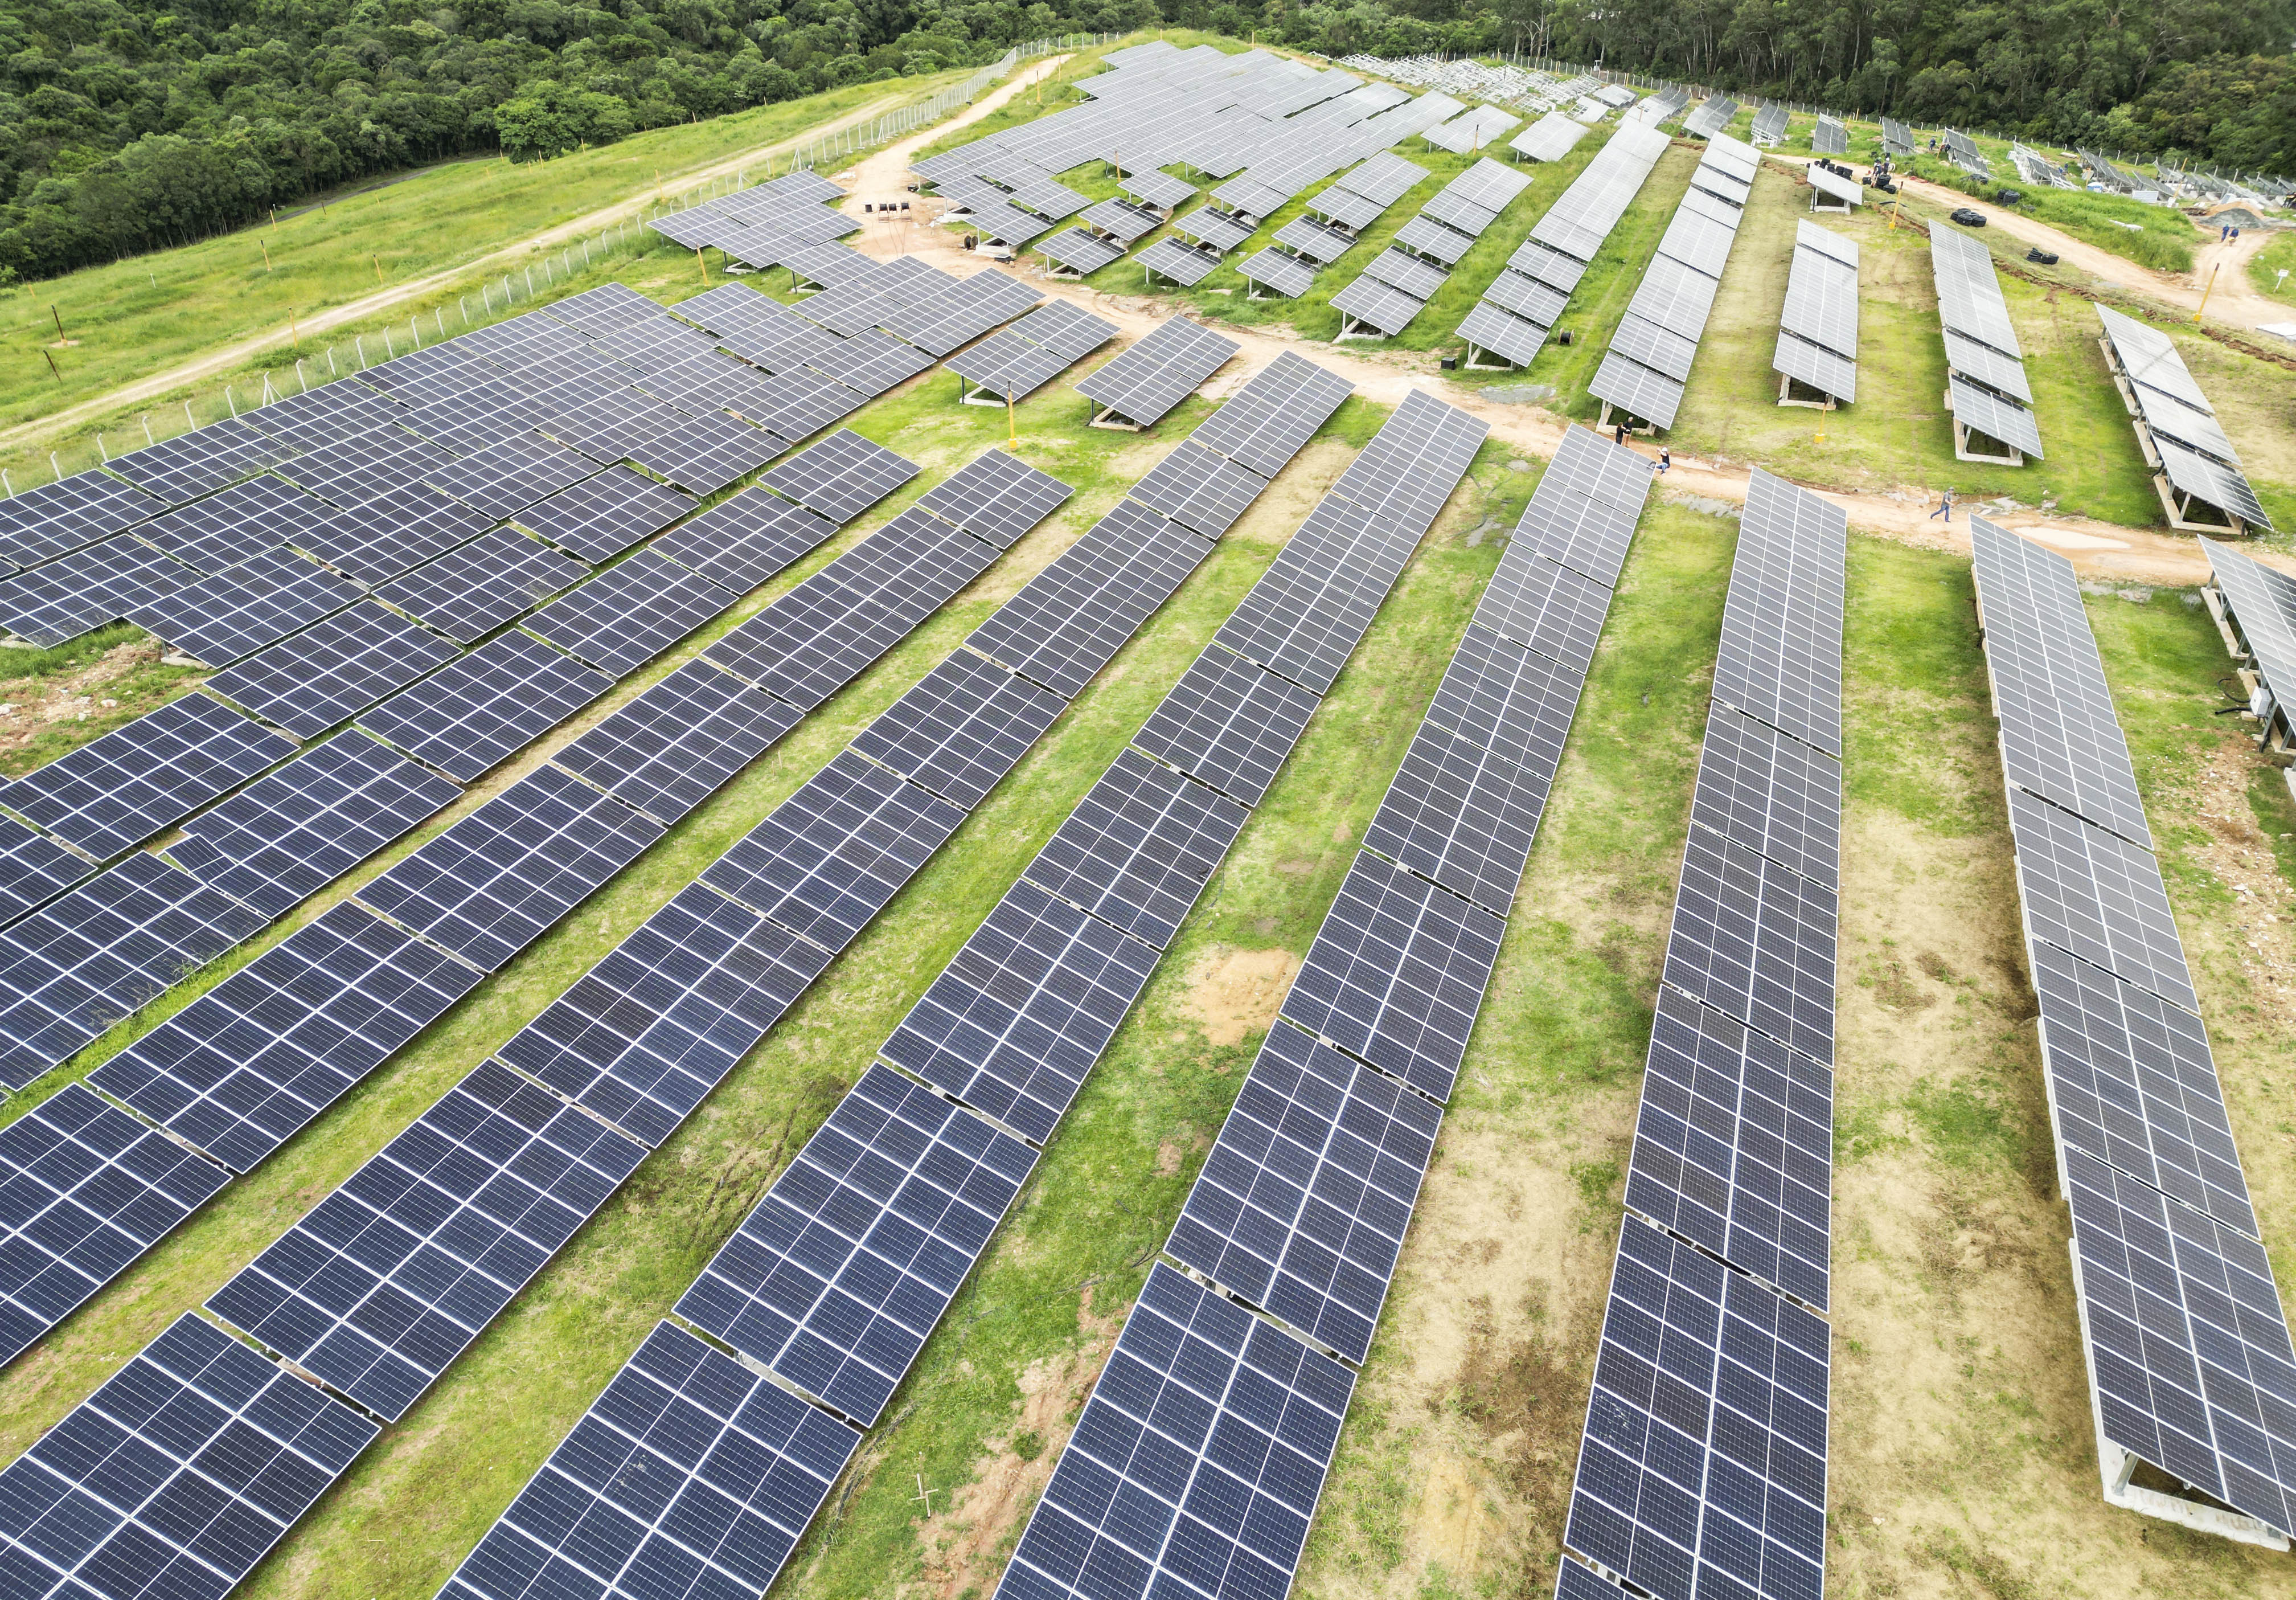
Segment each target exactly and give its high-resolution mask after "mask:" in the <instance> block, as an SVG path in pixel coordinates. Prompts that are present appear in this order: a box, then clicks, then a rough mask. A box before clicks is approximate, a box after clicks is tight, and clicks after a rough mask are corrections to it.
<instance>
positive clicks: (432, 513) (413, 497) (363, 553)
mask: <svg viewBox="0 0 2296 1600" xmlns="http://www.w3.org/2000/svg"><path fill="white" fill-rule="evenodd" d="M489 525H490V524H489V521H488V518H486V517H484V516H482V515H480V513H477V512H474V511H472V510H471V508H470V507H469V506H467V505H460V504H458V503H457V502H455V501H453V500H449V499H448V498H447V496H444V495H442V494H440V493H439V491H438V490H437V489H435V488H431V487H430V485H428V484H423V483H418V484H414V485H412V486H411V487H409V488H403V489H398V490H395V491H393V492H391V493H389V494H386V495H383V496H381V497H379V498H377V499H373V500H370V501H368V502H367V503H366V504H365V505H359V506H354V507H352V508H351V509H349V510H348V511H339V512H336V513H334V514H333V515H332V516H329V517H327V518H325V519H324V520H323V521H318V522H315V523H308V524H306V525H305V526H303V527H300V528H299V529H295V530H294V532H293V533H292V534H291V535H290V536H289V537H290V542H291V543H292V544H293V546H295V548H296V549H298V550H300V551H303V552H305V553H306V554H310V555H314V556H316V557H317V558H318V559H319V560H321V561H323V562H326V563H327V565H329V566H331V567H332V568H334V569H335V570H337V571H339V572H341V573H343V574H344V575H345V576H347V577H349V578H356V579H357V580H358V581H359V582H360V583H364V584H368V585H373V584H381V583H389V581H390V580H391V579H392V578H397V577H398V576H399V575H400V574H402V573H404V572H406V571H408V570H412V569H413V568H415V567H418V566H420V565H422V563H423V562H427V561H429V560H430V559H431V558H432V557H433V556H436V555H440V554H445V553H446V552H447V551H448V550H451V549H453V548H454V547H455V546H457V545H460V544H463V543H465V542H467V541H469V540H471V539H474V538H476V537H479V535H480V534H482V533H484V532H485V531H486V530H487V529H488V526H489Z"/></svg>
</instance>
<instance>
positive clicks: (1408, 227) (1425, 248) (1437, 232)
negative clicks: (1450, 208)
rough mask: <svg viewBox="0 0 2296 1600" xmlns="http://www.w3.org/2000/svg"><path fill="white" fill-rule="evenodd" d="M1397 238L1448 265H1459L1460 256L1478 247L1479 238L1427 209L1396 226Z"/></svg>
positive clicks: (1426, 255) (1396, 240) (1400, 242)
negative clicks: (1426, 213) (1444, 221)
mask: <svg viewBox="0 0 2296 1600" xmlns="http://www.w3.org/2000/svg"><path fill="white" fill-rule="evenodd" d="M1395 242H1397V243H1398V244H1401V245H1407V246H1408V247H1410V248H1411V249H1413V250H1417V251H1418V252H1419V253H1420V254H1421V255H1423V256H1425V257H1428V258H1430V259H1431V260H1436V261H1440V262H1441V263H1442V264H1443V265H1444V266H1446V267H1456V266H1457V265H1458V264H1459V260H1460V258H1461V257H1463V256H1464V255H1465V254H1466V253H1467V252H1468V251H1469V250H1472V249H1473V248H1474V243H1475V238H1474V235H1473V234H1463V233H1461V232H1460V231H1459V230H1458V229H1457V228H1455V227H1451V226H1447V224H1445V223H1442V222H1439V221H1438V220H1436V219H1435V218H1434V217H1429V216H1426V215H1425V214H1422V215H1420V216H1417V217H1413V218H1412V219H1411V220H1410V221H1409V222H1406V223H1405V224H1404V225H1403V226H1401V227H1399V228H1398V229H1397V230H1396V232H1395Z"/></svg>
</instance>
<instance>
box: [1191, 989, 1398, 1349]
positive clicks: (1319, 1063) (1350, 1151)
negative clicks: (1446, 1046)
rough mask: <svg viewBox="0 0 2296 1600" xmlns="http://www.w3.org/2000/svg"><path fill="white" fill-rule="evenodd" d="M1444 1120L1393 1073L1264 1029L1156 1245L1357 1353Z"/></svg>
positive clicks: (1367, 1340) (1292, 1034)
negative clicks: (1165, 1236) (1176, 1215)
mask: <svg viewBox="0 0 2296 1600" xmlns="http://www.w3.org/2000/svg"><path fill="white" fill-rule="evenodd" d="M1442 1120H1443V1113H1442V1111H1441V1110H1440V1108H1439V1107H1437V1106H1434V1105H1431V1104H1428V1103H1427V1102H1426V1101H1425V1100H1423V1099H1421V1098H1420V1097H1419V1096H1418V1095H1415V1094H1413V1093H1412V1092H1411V1091H1410V1090H1408V1089H1406V1088H1405V1087H1403V1086H1402V1085H1401V1084H1399V1083H1398V1082H1396V1081H1395V1080H1394V1079H1391V1078H1388V1077H1385V1076H1384V1075H1382V1074H1381V1073H1379V1072H1376V1071H1373V1070H1372V1069H1371V1068H1369V1067H1366V1066H1362V1065H1359V1064H1358V1063H1355V1062H1352V1061H1349V1059H1348V1058H1347V1057H1346V1056H1344V1055H1341V1054H1340V1053H1339V1052H1338V1051H1336V1050H1333V1049H1331V1048H1329V1047H1328V1046H1324V1045H1319V1044H1317V1043H1316V1041H1315V1040H1313V1039H1311V1038H1308V1036H1307V1035H1306V1034H1304V1033H1301V1032H1300V1031H1299V1030H1297V1029H1293V1028H1286V1027H1283V1026H1282V1025H1281V1024H1278V1025H1277V1026H1275V1027H1273V1028H1270V1029H1269V1030H1267V1041H1266V1043H1264V1044H1263V1045H1262V1046H1260V1050H1259V1058H1258V1059H1257V1060H1255V1061H1254V1062H1253V1063H1252V1065H1251V1074H1250V1076H1248V1077H1246V1078H1245V1079H1244V1080H1243V1087H1242V1091H1241V1092H1240V1093H1239V1094H1238V1095H1237V1096H1236V1100H1235V1104H1234V1108H1233V1109H1231V1110H1230V1111H1229V1112H1228V1116H1227V1120H1226V1122H1225V1123H1224V1124H1222V1126H1221V1128H1220V1134H1219V1137H1218V1140H1217V1141H1215V1142H1214V1144H1213V1145H1212V1150H1211V1154H1210V1156H1209V1157H1208V1158H1206V1160H1205V1162H1204V1168H1203V1171H1202V1172H1201V1174H1199V1175H1198V1177H1197V1178H1196V1181H1195V1184H1194V1185H1193V1187H1191V1188H1190V1189H1189V1191H1188V1198H1187V1203H1186V1205H1185V1208H1184V1209H1183V1210H1182V1211H1181V1213H1180V1219H1179V1221H1178V1222H1177V1224H1176V1225H1175V1226H1174V1227H1173V1229H1172V1237H1171V1240H1170V1242H1169V1243H1168V1244H1166V1246H1165V1253H1166V1254H1168V1255H1169V1256H1171V1257H1172V1258H1173V1259H1175V1260H1177V1261H1181V1262H1184V1263H1185V1264H1186V1265H1188V1266H1190V1267H1193V1268H1195V1269H1196V1270H1197V1271H1199V1272H1201V1273H1202V1274H1203V1275H1204V1276H1207V1277H1209V1278H1210V1279H1211V1280H1212V1281H1213V1282H1214V1283H1216V1284H1219V1285H1220V1286H1221V1287H1223V1288H1225V1289H1227V1290H1229V1291H1230V1292H1234V1293H1235V1294H1239V1295H1241V1296H1242V1297H1243V1298H1244V1299H1245V1300H1246V1301H1250V1302H1251V1303H1252V1304H1253V1305H1255V1306H1259V1307H1260V1308H1262V1309H1266V1310H1267V1311H1268V1312H1269V1313H1270V1314H1272V1315H1274V1316H1275V1317H1280V1318H1282V1319H1283V1321H1284V1322H1285V1323H1286V1324H1288V1325H1291V1326H1292V1327H1293V1328H1296V1329H1298V1330H1299V1331H1300V1333H1305V1334H1307V1335H1308V1337H1309V1338H1311V1339H1313V1340H1315V1341H1316V1342H1317V1343H1319V1344H1322V1345H1324V1346H1325V1347H1327V1348H1329V1349H1332V1350H1337V1351H1339V1352H1340V1354H1341V1355H1343V1356H1345V1357H1347V1358H1349V1360H1352V1361H1361V1360H1362V1359H1363V1358H1365V1356H1366V1355H1368V1354H1369V1353H1370V1350H1371V1336H1372V1330H1373V1329H1374V1327H1375V1326H1376V1325H1378V1322H1379V1311H1380V1307H1381V1305H1382V1302H1383V1301H1385V1299H1386V1296H1387V1286H1388V1282H1389V1280H1390V1278H1391V1277H1393V1276H1394V1274H1395V1262H1396V1258H1397V1256H1398V1254H1399V1253H1400V1252H1401V1251H1402V1248H1403V1235H1404V1233H1405V1230H1406V1228H1408V1227H1409V1226H1410V1222H1411V1209H1412V1205H1413V1202H1415V1200H1416V1199H1417V1198H1418V1194H1419V1184H1420V1180H1421V1178H1422V1177H1424V1176H1425V1174H1426V1170H1427V1163H1428V1161H1429V1160H1430V1159H1431V1157H1432V1156H1433V1154H1434V1151H1435V1133H1436V1129H1437V1128H1439V1126H1440V1125H1441V1123H1442Z"/></svg>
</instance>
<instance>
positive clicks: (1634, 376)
mask: <svg viewBox="0 0 2296 1600" xmlns="http://www.w3.org/2000/svg"><path fill="white" fill-rule="evenodd" d="M1587 392H1588V393H1589V394H1592V395H1595V396H1596V397H1597V398H1601V399H1605V400H1608V401H1610V402H1611V404H1612V405H1614V406H1618V407H1619V408H1620V410H1621V411H1624V412H1625V413H1627V414H1628V415H1630V416H1635V417H1639V418H1641V419H1642V420H1643V421H1644V422H1646V423H1652V424H1653V425H1654V426H1657V427H1661V428H1671V427H1673V426H1674V418H1675V413H1676V412H1677V410H1678V409H1679V408H1680V406H1681V405H1682V383H1681V382H1680V381H1679V380H1678V379H1674V378H1669V377H1668V376H1666V375H1665V374H1664V373H1654V372H1652V371H1651V370H1650V369H1649V368H1648V367H1645V366H1643V365H1639V364H1638V363H1636V362H1634V361H1630V360H1628V358H1627V357H1625V356H1623V355H1620V354H1617V353H1611V354H1608V355H1605V356H1604V357H1603V365H1602V366H1601V367H1600V368H1598V369H1597V370H1596V372H1595V382H1592V383H1590V384H1588V385H1587Z"/></svg>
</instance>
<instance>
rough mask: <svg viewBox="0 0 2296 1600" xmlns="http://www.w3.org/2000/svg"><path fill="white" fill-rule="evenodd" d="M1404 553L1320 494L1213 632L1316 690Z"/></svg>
mask: <svg viewBox="0 0 2296 1600" xmlns="http://www.w3.org/2000/svg"><path fill="white" fill-rule="evenodd" d="M1410 555H1411V545H1410V543H1409V542H1408V538H1407V536H1403V535H1398V533H1397V532H1396V531H1395V530H1394V529H1391V528H1389V527H1385V526H1382V525H1380V524H1379V523H1377V522H1375V521H1374V518H1373V514H1372V513H1370V512H1368V511H1365V510H1364V509H1362V508H1360V507H1357V506H1354V505H1349V504H1348V503H1347V502H1345V501H1343V500H1341V499H1338V498H1336V497H1335V496H1327V497H1326V498H1325V499H1324V502H1323V503H1322V504H1321V505H1317V506H1316V509H1315V510H1314V511H1312V512H1310V513H1308V519H1307V521H1304V522H1302V523H1301V524H1300V530H1299V531H1298V532H1297V533H1295V534H1293V535H1292V538H1291V541H1290V542H1289V543H1287V544H1286V545H1285V546H1283V550H1282V551H1281V552H1279V553H1278V554H1277V555H1276V557H1275V562H1274V564H1273V565H1272V566H1270V567H1269V568H1268V570H1267V573H1266V574H1265V575H1264V576H1263V577H1262V578H1260V580H1259V582H1258V583H1257V584H1255V585H1253V586H1252V589H1251V593H1250V594H1249V595H1245V596H1244V598H1243V603H1242V604H1241V605H1239V606H1237V607H1236V608H1235V610H1234V611H1233V612H1231V613H1230V614H1229V616H1228V619H1227V620H1226V622H1224V623H1222V624H1221V625H1220V629H1219V632H1218V633H1217V634H1215V635H1214V636H1213V637H1214V638H1215V639H1217V640H1218V642H1219V643H1220V644H1225V645H1226V646H1227V647H1228V648H1229V649H1231V650H1233V651H1234V652H1236V653H1237V654H1238V655H1241V656H1243V657H1245V658H1247V659H1249V660H1251V661H1258V662H1260V663H1262V664H1263V665H1265V666H1267V668H1268V669H1270V670H1271V671H1275V672H1279V673H1281V674H1283V677H1287V678H1290V679H1291V680H1292V682H1293V683H1296V684H1300V685H1304V686H1305V687H1307V688H1308V689H1311V690H1313V691H1315V692H1316V693H1319V694H1320V693H1325V692H1327V691H1328V690H1329V689H1330V688H1331V686H1332V685H1333V683H1334V682H1335V681H1336V680H1337V679H1338V677H1339V676H1340V669H1341V668H1343V667H1344V666H1346V665H1347V661H1348V657H1349V656H1350V655H1351V654H1353V653H1354V652H1355V647H1356V645H1357V642H1358V641H1360V640H1361V639H1362V637H1363V630H1364V629H1365V628H1366V627H1368V626H1369V625H1370V623H1371V619H1372V616H1373V614H1374V612H1376V611H1378V610H1379V607H1380V603H1381V602H1382V601H1383V600H1384V599H1386V597H1387V592H1388V590H1389V589H1390V587H1393V585H1394V583H1395V580H1396V578H1397V576H1398V574H1400V573H1401V572H1402V570H1403V564H1404V562H1406V561H1407V560H1408V559H1410ZM1254 803H1255V804H1256V803H1257V801H1255V802H1254Z"/></svg>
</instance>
